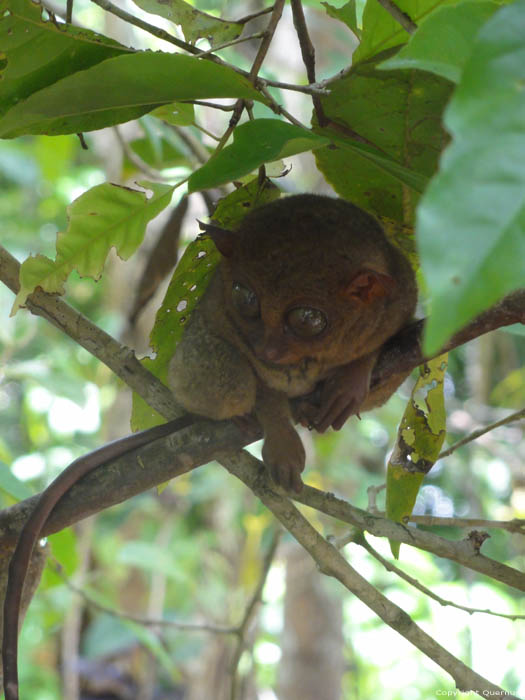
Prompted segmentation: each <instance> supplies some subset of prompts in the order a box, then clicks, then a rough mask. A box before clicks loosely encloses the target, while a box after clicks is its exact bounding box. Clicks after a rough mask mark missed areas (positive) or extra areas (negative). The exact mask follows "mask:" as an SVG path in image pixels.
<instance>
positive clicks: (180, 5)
mask: <svg viewBox="0 0 525 700" xmlns="http://www.w3.org/2000/svg"><path fill="white" fill-rule="evenodd" d="M133 2H134V3H135V5H138V6H139V7H140V8H141V9H142V10H144V11H145V12H151V14H153V15H159V16H160V17H164V18H165V19H168V20H169V21H170V22H173V24H178V25H180V26H181V27H182V32H183V34H184V38H185V39H186V41H189V42H190V43H191V44H194V43H195V42H196V41H197V39H200V38H203V39H208V40H209V41H210V44H211V45H212V46H216V45H217V44H224V43H226V42H228V41H231V40H232V39H236V38H237V37H238V36H240V35H241V32H242V30H243V26H244V25H242V24H239V23H238V22H228V21H226V20H224V19H220V18H219V17H213V15H208V14H206V12H201V11H200V10H198V9H197V8H196V7H193V5H190V4H189V3H187V2H184V0H133Z"/></svg>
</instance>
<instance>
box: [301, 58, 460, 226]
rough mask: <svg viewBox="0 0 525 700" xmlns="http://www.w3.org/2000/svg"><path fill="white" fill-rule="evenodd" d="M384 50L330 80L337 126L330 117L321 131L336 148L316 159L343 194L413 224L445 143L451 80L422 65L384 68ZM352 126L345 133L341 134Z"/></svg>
mask: <svg viewBox="0 0 525 700" xmlns="http://www.w3.org/2000/svg"><path fill="white" fill-rule="evenodd" d="M388 55H389V54H388ZM385 56H386V55H385V54H382V55H381V56H378V57H376V58H375V59H374V60H370V61H366V62H364V63H362V64H358V65H355V66H353V67H352V69H351V71H350V72H349V73H348V74H347V75H345V76H344V77H342V78H340V79H339V80H337V81H335V82H333V83H331V84H330V94H329V95H328V96H326V97H324V96H323V97H321V105H322V108H323V111H324V114H325V116H326V118H327V119H328V120H330V121H331V122H333V124H334V125H337V126H338V128H337V131H336V129H335V126H332V125H331V124H330V122H329V123H328V124H327V126H326V127H324V128H320V127H318V126H316V127H315V130H316V132H317V133H320V134H322V135H323V136H326V137H327V138H330V139H331V140H332V141H333V143H334V144H335V145H336V146H337V147H336V148H334V147H333V146H331V147H329V148H321V149H318V150H317V151H316V152H315V157H316V162H317V167H318V168H319V170H321V172H322V173H323V174H324V176H325V177H326V179H327V180H328V181H329V182H330V184H331V185H332V187H333V188H334V189H335V190H336V192H337V193H338V194H339V195H340V196H342V197H344V198H345V199H349V200H350V201H352V202H354V203H355V204H357V205H358V206H361V207H363V208H364V209H366V210H368V211H371V212H373V213H375V214H377V215H381V216H385V217H388V218H390V219H393V220H395V221H400V222H403V223H405V224H412V223H413V221H414V211H415V207H416V204H417V202H418V200H419V194H420V193H421V192H423V190H424V188H425V186H426V184H427V180H428V177H429V176H430V175H432V173H433V172H434V171H435V169H436V167H437V159H438V155H439V152H440V151H441V149H442V147H443V144H444V142H445V138H446V137H445V133H444V131H442V129H441V128H440V126H439V117H440V114H441V113H442V111H443V109H444V107H445V104H446V102H447V100H448V98H449V96H450V92H451V86H450V84H449V83H448V82H447V81H444V80H443V79H442V78H438V77H436V76H434V75H431V74H428V73H423V72H420V71H379V70H377V64H378V63H379V62H380V61H381V60H382V59H384V58H385ZM314 121H315V116H314ZM345 130H346V131H347V132H348V136H347V137H346V139H345V138H344V137H343V136H342V135H341V133H342V132H344V131H345ZM353 134H355V137H354V136H353ZM359 137H360V138H361V140H365V143H362V142H360V141H359V140H358V138H359ZM349 151H351V153H349ZM407 185H408V186H409V187H410V190H408V189H407Z"/></svg>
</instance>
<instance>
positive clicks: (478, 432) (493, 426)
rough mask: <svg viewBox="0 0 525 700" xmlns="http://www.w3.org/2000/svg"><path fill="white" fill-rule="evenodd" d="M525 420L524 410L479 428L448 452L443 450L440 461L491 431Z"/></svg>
mask: <svg viewBox="0 0 525 700" xmlns="http://www.w3.org/2000/svg"><path fill="white" fill-rule="evenodd" d="M524 418H525V408H522V409H520V410H519V411H516V412H515V413H511V414H510V415H509V416H507V417H506V418H502V419H501V420H498V421H496V422H495V423H491V424H490V425H487V426H485V427H484V428H478V430H474V431H473V432H472V433H470V435H467V436H466V437H464V438H462V439H461V440H458V442H455V443H454V444H453V445H451V446H450V447H448V448H447V449H446V450H443V452H441V454H440V455H439V457H438V459H443V458H444V457H449V456H450V455H451V454H452V453H453V452H455V451H456V450H457V449H458V448H459V447H463V445H466V444H468V443H469V442H472V441H473V440H477V438H479V437H481V436H482V435H485V433H489V432H490V431H491V430H495V429H496V428H499V427H500V426H502V425H507V423H513V422H514V421H517V420H522V419H524Z"/></svg>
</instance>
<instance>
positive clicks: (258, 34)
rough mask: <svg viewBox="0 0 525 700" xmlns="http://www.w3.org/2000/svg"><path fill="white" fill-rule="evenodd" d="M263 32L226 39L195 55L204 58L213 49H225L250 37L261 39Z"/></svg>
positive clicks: (213, 50) (250, 38)
mask: <svg viewBox="0 0 525 700" xmlns="http://www.w3.org/2000/svg"><path fill="white" fill-rule="evenodd" d="M264 34H265V33H264V32H257V33H256V34H250V35H249V36H242V37H239V38H238V39H232V40H231V41H226V42H225V43H224V44H218V45H217V46H213V47H212V48H211V49H206V51H199V53H196V54H195V56H196V57H197V58H204V57H205V56H209V55H210V54H212V53H214V52H215V51H220V50H221V49H227V48H228V47H229V46H235V44H242V43H243V42H245V41H251V40H252V39H261V38H262V37H263V36H264Z"/></svg>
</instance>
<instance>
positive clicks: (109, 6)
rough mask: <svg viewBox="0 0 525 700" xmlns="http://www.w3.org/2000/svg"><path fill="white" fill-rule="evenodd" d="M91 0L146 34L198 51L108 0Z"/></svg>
mask: <svg viewBox="0 0 525 700" xmlns="http://www.w3.org/2000/svg"><path fill="white" fill-rule="evenodd" d="M91 2H94V3H95V5H98V6H99V7H101V8H102V9H103V10H106V12H110V13H111V14H112V15H115V16H116V17H120V19H123V20H124V21H125V22H128V23H129V24H132V25H133V26H135V27H138V28H139V29H143V30H144V31H145V32H148V34H152V35H153V36H156V37H157V39H162V40H163V41H167V42H169V43H170V44H174V46H178V48H179V49H183V50H184V51H188V53H192V54H198V53H199V49H198V48H197V47H196V46H193V45H192V44H188V42H186V41H182V39H177V37H175V36H173V34H170V33H169V32H166V31H165V30H164V29H160V27H155V25H153V24H149V22H145V21H144V20H143V19H139V18H138V17H135V15H132V14H131V13H130V12H126V10H122V9H121V8H120V7H117V6H116V5H113V3H112V2H110V0H91Z"/></svg>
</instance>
